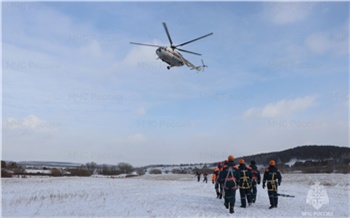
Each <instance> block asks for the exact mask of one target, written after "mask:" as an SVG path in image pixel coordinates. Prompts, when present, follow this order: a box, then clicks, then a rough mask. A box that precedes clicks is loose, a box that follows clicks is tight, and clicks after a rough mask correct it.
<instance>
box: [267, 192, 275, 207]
mask: <svg viewBox="0 0 350 218" xmlns="http://www.w3.org/2000/svg"><path fill="white" fill-rule="evenodd" d="M267 193H268V194H269V199H270V205H271V206H277V204H278V195H277V191H267Z"/></svg>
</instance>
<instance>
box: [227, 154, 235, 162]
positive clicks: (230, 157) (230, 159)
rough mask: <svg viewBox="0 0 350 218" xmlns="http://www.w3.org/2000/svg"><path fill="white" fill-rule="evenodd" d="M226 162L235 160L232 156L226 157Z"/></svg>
mask: <svg viewBox="0 0 350 218" xmlns="http://www.w3.org/2000/svg"><path fill="white" fill-rule="evenodd" d="M227 159H228V161H233V160H234V159H235V158H234V157H233V156H232V155H230V156H228V158H227Z"/></svg>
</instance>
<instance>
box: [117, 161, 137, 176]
mask: <svg viewBox="0 0 350 218" xmlns="http://www.w3.org/2000/svg"><path fill="white" fill-rule="evenodd" d="M118 167H119V169H120V171H121V173H125V174H128V173H132V172H133V171H134V167H133V166H132V165H131V164H128V163H124V162H120V163H118Z"/></svg>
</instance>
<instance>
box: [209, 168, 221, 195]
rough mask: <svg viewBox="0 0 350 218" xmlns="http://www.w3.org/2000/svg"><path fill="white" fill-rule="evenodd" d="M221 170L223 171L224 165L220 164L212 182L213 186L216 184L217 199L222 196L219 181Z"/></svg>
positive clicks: (215, 170)
mask: <svg viewBox="0 0 350 218" xmlns="http://www.w3.org/2000/svg"><path fill="white" fill-rule="evenodd" d="M221 169H222V163H221V162H219V163H218V166H217V167H216V168H215V169H214V172H213V175H212V177H211V181H212V182H213V184H215V186H214V187H215V191H216V198H220V195H221V196H222V194H221V192H222V188H221V184H220V183H219V181H218V180H219V176H220V171H221Z"/></svg>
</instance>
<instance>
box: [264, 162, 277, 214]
mask: <svg viewBox="0 0 350 218" xmlns="http://www.w3.org/2000/svg"><path fill="white" fill-rule="evenodd" d="M269 165H270V166H269V167H268V168H266V170H265V173H264V178H263V183H262V187H263V189H264V188H265V183H266V182H267V193H268V195H269V200H270V207H269V209H272V208H277V204H278V195H277V187H278V186H280V185H281V182H282V176H281V172H280V170H279V169H277V168H276V166H275V165H276V163H275V161H274V160H270V162H269Z"/></svg>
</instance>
